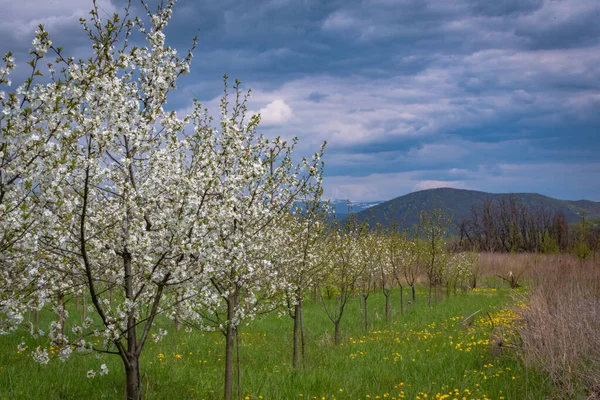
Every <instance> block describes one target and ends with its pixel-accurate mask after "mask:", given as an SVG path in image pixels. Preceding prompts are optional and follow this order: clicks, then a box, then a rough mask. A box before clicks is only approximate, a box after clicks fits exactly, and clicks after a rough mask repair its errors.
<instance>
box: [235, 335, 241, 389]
mask: <svg viewBox="0 0 600 400" xmlns="http://www.w3.org/2000/svg"><path fill="white" fill-rule="evenodd" d="M235 352H236V367H237V397H238V399H241V398H242V360H241V358H240V330H239V328H236V329H235Z"/></svg>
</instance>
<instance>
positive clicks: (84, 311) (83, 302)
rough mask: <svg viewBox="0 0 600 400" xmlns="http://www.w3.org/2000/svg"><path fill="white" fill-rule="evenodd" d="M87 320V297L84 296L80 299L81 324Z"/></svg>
mask: <svg viewBox="0 0 600 400" xmlns="http://www.w3.org/2000/svg"><path fill="white" fill-rule="evenodd" d="M86 319H87V296H86V295H85V294H84V295H83V297H82V299H81V323H82V324H83V322H84V321H85V320H86Z"/></svg>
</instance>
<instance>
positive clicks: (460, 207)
mask: <svg viewBox="0 0 600 400" xmlns="http://www.w3.org/2000/svg"><path fill="white" fill-rule="evenodd" d="M511 196H512V197H515V198H516V199H517V201H518V202H519V203H521V204H524V205H525V206H527V207H531V208H539V207H540V206H541V207H543V208H544V209H546V210H547V211H548V212H549V213H551V214H554V213H555V212H557V211H560V212H562V213H563V214H565V217H566V218H567V221H569V222H578V221H580V220H581V216H582V215H583V214H584V213H585V215H586V216H587V217H589V218H598V217H600V202H596V201H590V200H577V201H570V200H559V199H555V198H552V197H548V196H544V195H541V194H538V193H486V192H478V191H474V190H463V189H451V188H440V189H429V190H422V191H419V192H414V193H410V194H407V195H405V196H400V197H396V198H395V199H392V200H389V201H385V202H381V203H380V204H377V205H374V206H371V207H369V208H368V209H366V210H362V211H358V210H355V214H356V217H357V218H358V220H359V221H364V220H365V219H368V220H369V224H370V225H371V226H375V224H376V223H380V224H382V225H388V224H389V223H390V222H391V221H398V222H401V223H402V225H403V226H406V227H410V226H413V225H414V224H416V223H417V222H418V221H419V212H420V211H421V210H423V209H425V210H431V209H433V208H440V207H442V208H444V210H445V211H446V213H447V214H448V215H451V216H452V224H451V230H452V231H455V229H456V222H458V221H461V220H463V219H465V218H466V219H470V217H471V208H472V207H473V206H479V205H481V204H483V202H484V201H485V200H488V199H491V200H494V201H497V200H501V199H508V198H510V197H511Z"/></svg>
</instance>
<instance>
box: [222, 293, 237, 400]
mask: <svg viewBox="0 0 600 400" xmlns="http://www.w3.org/2000/svg"><path fill="white" fill-rule="evenodd" d="M234 312H235V304H234V295H233V294H231V295H229V298H228V299H227V327H226V328H225V329H226V330H225V391H224V398H225V400H232V399H233V343H234V340H235V337H234V336H235V327H234V326H233V318H234Z"/></svg>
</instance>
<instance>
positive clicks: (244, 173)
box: [0, 0, 320, 399]
mask: <svg viewBox="0 0 600 400" xmlns="http://www.w3.org/2000/svg"><path fill="white" fill-rule="evenodd" d="M173 5H174V0H171V1H168V2H167V3H166V4H165V5H164V6H161V7H159V9H158V10H157V11H156V12H154V13H153V12H151V11H150V10H149V9H148V8H146V10H147V12H148V18H149V20H150V26H149V27H146V26H145V25H144V23H143V22H142V20H141V19H139V18H135V19H129V18H128V17H127V16H126V18H125V19H123V20H122V19H121V18H120V17H119V16H118V15H115V16H113V17H112V18H110V19H108V20H107V21H106V22H104V23H102V22H101V20H100V18H99V16H98V8H97V7H96V6H95V7H94V9H93V10H92V12H91V19H90V22H89V23H88V22H87V21H85V20H82V26H83V28H84V30H85V31H86V32H87V34H88V36H89V38H90V40H91V43H92V49H93V56H92V57H91V58H90V59H89V60H87V61H82V60H80V61H74V60H73V59H72V58H65V57H64V56H63V55H62V51H61V49H60V48H58V47H54V46H53V44H52V42H51V41H50V39H49V35H48V33H47V32H46V31H45V30H43V28H42V27H40V30H39V31H38V33H37V34H36V38H35V40H34V41H33V47H34V49H33V50H32V54H33V56H34V58H33V61H32V62H31V66H32V67H33V71H34V73H33V75H34V76H37V75H40V74H41V72H40V71H39V70H38V68H37V64H38V62H39V61H40V60H42V59H43V58H44V57H46V55H47V53H48V52H49V51H51V52H53V53H54V55H55V56H56V57H55V59H54V60H53V61H51V62H50V63H49V64H48V65H49V70H48V78H49V79H48V81H46V83H37V84H34V81H33V76H32V77H31V78H30V79H28V80H27V81H26V82H25V84H23V85H22V86H20V87H19V88H18V89H17V91H16V92H15V93H11V94H10V95H8V97H6V98H4V97H5V96H4V95H3V94H2V97H3V100H2V106H3V110H2V120H1V121H2V140H1V141H0V162H1V163H2V164H0V165H1V169H0V173H1V175H0V216H1V217H2V224H1V227H0V246H1V247H0V250H2V251H1V254H2V256H0V264H1V266H2V272H1V273H0V279H1V283H2V284H10V287H11V289H2V290H3V292H2V293H0V294H1V296H0V297H1V299H2V303H0V307H1V308H0V312H1V313H2V316H3V322H2V325H1V328H2V330H3V331H5V330H8V329H12V327H13V326H14V325H15V323H17V322H19V321H20V320H22V313H23V311H24V310H25V309H26V308H28V307H29V308H31V307H34V306H35V307H36V308H39V307H42V306H43V305H44V304H47V303H49V302H54V305H55V308H54V309H55V312H56V314H57V318H56V320H55V321H53V322H52V323H51V324H50V326H49V332H48V338H49V345H51V346H55V348H58V352H57V356H52V355H50V354H49V353H48V350H47V348H43V347H38V348H37V349H36V350H35V351H34V352H33V356H34V358H35V359H36V360H37V361H39V362H41V363H47V362H49V361H50V360H51V359H52V358H59V359H61V360H63V361H64V360H66V359H67V358H69V356H70V355H71V353H72V352H73V351H79V352H90V351H94V350H95V351H98V352H101V353H107V354H116V355H118V356H119V357H120V358H121V360H122V361H123V364H124V367H125V373H126V392H127V398H128V399H139V398H141V397H142V390H141V382H140V364H139V359H140V355H141V353H142V350H143V348H144V345H145V344H146V342H147V340H148V339H149V338H154V339H155V340H158V339H159V338H160V337H161V336H162V335H163V334H165V333H166V332H164V331H162V330H158V331H157V330H156V329H155V328H154V321H155V318H156V316H157V315H159V314H166V315H171V316H173V310H175V309H177V310H180V312H182V313H184V314H185V315H188V316H198V315H199V314H198V312H197V310H198V309H199V308H204V309H207V310H216V309H217V308H218V307H220V306H221V305H222V304H223V303H225V304H226V306H227V318H226V320H225V321H224V324H223V327H224V328H223V329H224V330H225V331H226V332H227V334H228V336H227V337H228V342H227V346H228V351H229V349H230V348H231V346H230V344H231V342H230V338H231V337H232V336H231V335H230V333H231V332H232V331H233V330H235V329H236V327H237V324H238V323H239V321H241V320H242V319H243V318H245V317H248V316H252V315H254V313H256V312H258V307H257V301H258V299H259V298H262V297H268V296H269V295H270V294H271V293H272V292H274V291H275V290H277V289H278V288H277V285H273V284H272V283H273V282H276V280H275V277H276V275H277V271H276V270H275V269H274V268H272V267H271V266H272V265H273V260H272V258H273V257H274V256H273V254H274V252H273V247H272V246H270V245H269V244H270V243H276V241H275V240H274V238H275V237H276V236H277V232H278V230H277V229H275V228H274V226H276V224H277V222H278V218H280V216H282V215H285V214H286V213H287V211H288V210H289V208H290V207H291V204H292V203H293V201H294V199H295V198H296V196H303V195H305V194H307V193H310V191H311V190H312V188H313V185H312V182H313V180H314V179H315V178H316V177H317V176H318V175H319V174H320V172H319V171H320V170H319V169H318V168H317V167H316V165H317V164H318V163H319V160H318V158H319V155H316V156H315V159H314V160H313V163H312V164H311V163H310V162H308V161H304V162H302V163H300V164H299V165H294V164H293V163H292V161H291V154H292V151H293V146H288V145H286V144H285V143H284V142H282V141H281V140H279V139H278V140H275V141H274V142H272V143H271V142H269V141H268V140H266V139H264V138H261V137H255V135H254V130H255V128H256V125H257V124H258V121H259V117H258V116H256V117H253V118H251V119H250V121H249V122H248V124H247V125H242V121H243V114H244V110H245V107H244V105H243V103H242V102H239V101H236V105H235V107H234V108H233V110H231V115H228V112H229V110H228V109H227V104H228V103H227V97H226V96H225V97H224V100H223V102H222V105H221V111H222V117H221V130H220V131H219V130H217V129H214V128H212V127H211V126H210V123H211V120H210V118H208V117H207V115H206V112H205V111H203V110H202V109H201V107H200V105H199V104H197V103H195V104H194V107H193V111H192V112H191V113H190V114H189V115H186V116H183V117H179V116H178V115H177V114H176V113H175V112H168V111H165V110H164V109H163V105H164V104H165V102H166V99H167V96H168V94H169V92H171V91H172V90H173V89H175V87H176V81H177V79H178V77H180V76H181V75H183V74H186V73H187V72H188V71H189V65H190V62H191V58H192V53H191V51H190V52H189V53H188V54H187V56H186V57H184V58H178V57H177V56H176V51H175V50H174V49H172V48H170V47H169V46H166V45H165V35H164V33H163V30H164V28H165V26H166V25H167V23H168V21H169V19H170V17H171V14H172V8H173ZM136 29H137V30H138V31H139V32H140V33H141V34H142V36H143V37H144V39H145V40H146V42H147V45H146V46H144V47H137V46H131V45H130V43H129V38H130V37H131V35H133V34H135V32H134V30H136ZM117 42H118V43H119V46H118V47H117ZM194 43H195V42H194ZM192 48H193V46H192ZM5 61H6V62H7V68H6V69H3V70H2V71H1V72H0V79H1V80H2V81H3V82H5V83H6V81H7V70H10V69H11V68H13V67H14V65H13V61H12V58H11V57H10V55H9V56H7V57H6V58H5ZM56 69H59V72H56ZM236 89H237V88H236ZM237 94H238V99H239V94H240V92H239V90H237ZM267 157H271V158H270V159H268V158H267ZM274 159H276V160H277V164H278V167H277V168H275V169H273V168H272V165H273V163H272V160H274ZM34 281H35V285H33V284H32V282H34ZM3 287H4V286H3ZM80 292H85V293H86V295H87V296H89V298H90V299H91V302H92V306H91V311H92V312H93V313H94V314H95V315H91V316H90V317H89V318H86V319H85V320H84V321H83V322H78V321H73V320H69V322H70V323H71V329H70V330H69V331H67V330H65V321H66V320H67V319H68V318H69V313H68V312H67V310H66V308H65V306H64V302H65V297H66V296H69V295H72V294H78V293H80ZM31 299H35V303H32V300H31ZM92 317H93V318H92ZM202 322H205V321H202ZM96 343H100V344H99V345H98V344H96ZM230 359H231V357H229V360H230ZM229 365H230V364H228V368H229V369H228V371H230V370H231V368H230V367H229ZM99 372H100V373H101V374H104V373H107V372H108V371H107V369H106V367H105V366H102V367H101V368H100V370H99ZM95 373H96V372H94V371H90V372H89V376H93V375H94V374H95ZM230 381H231V379H230V377H229V381H228V375H226V390H225V396H226V398H231V389H230V388H231V385H230ZM228 382H229V386H228ZM228 390H229V392H228Z"/></svg>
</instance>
